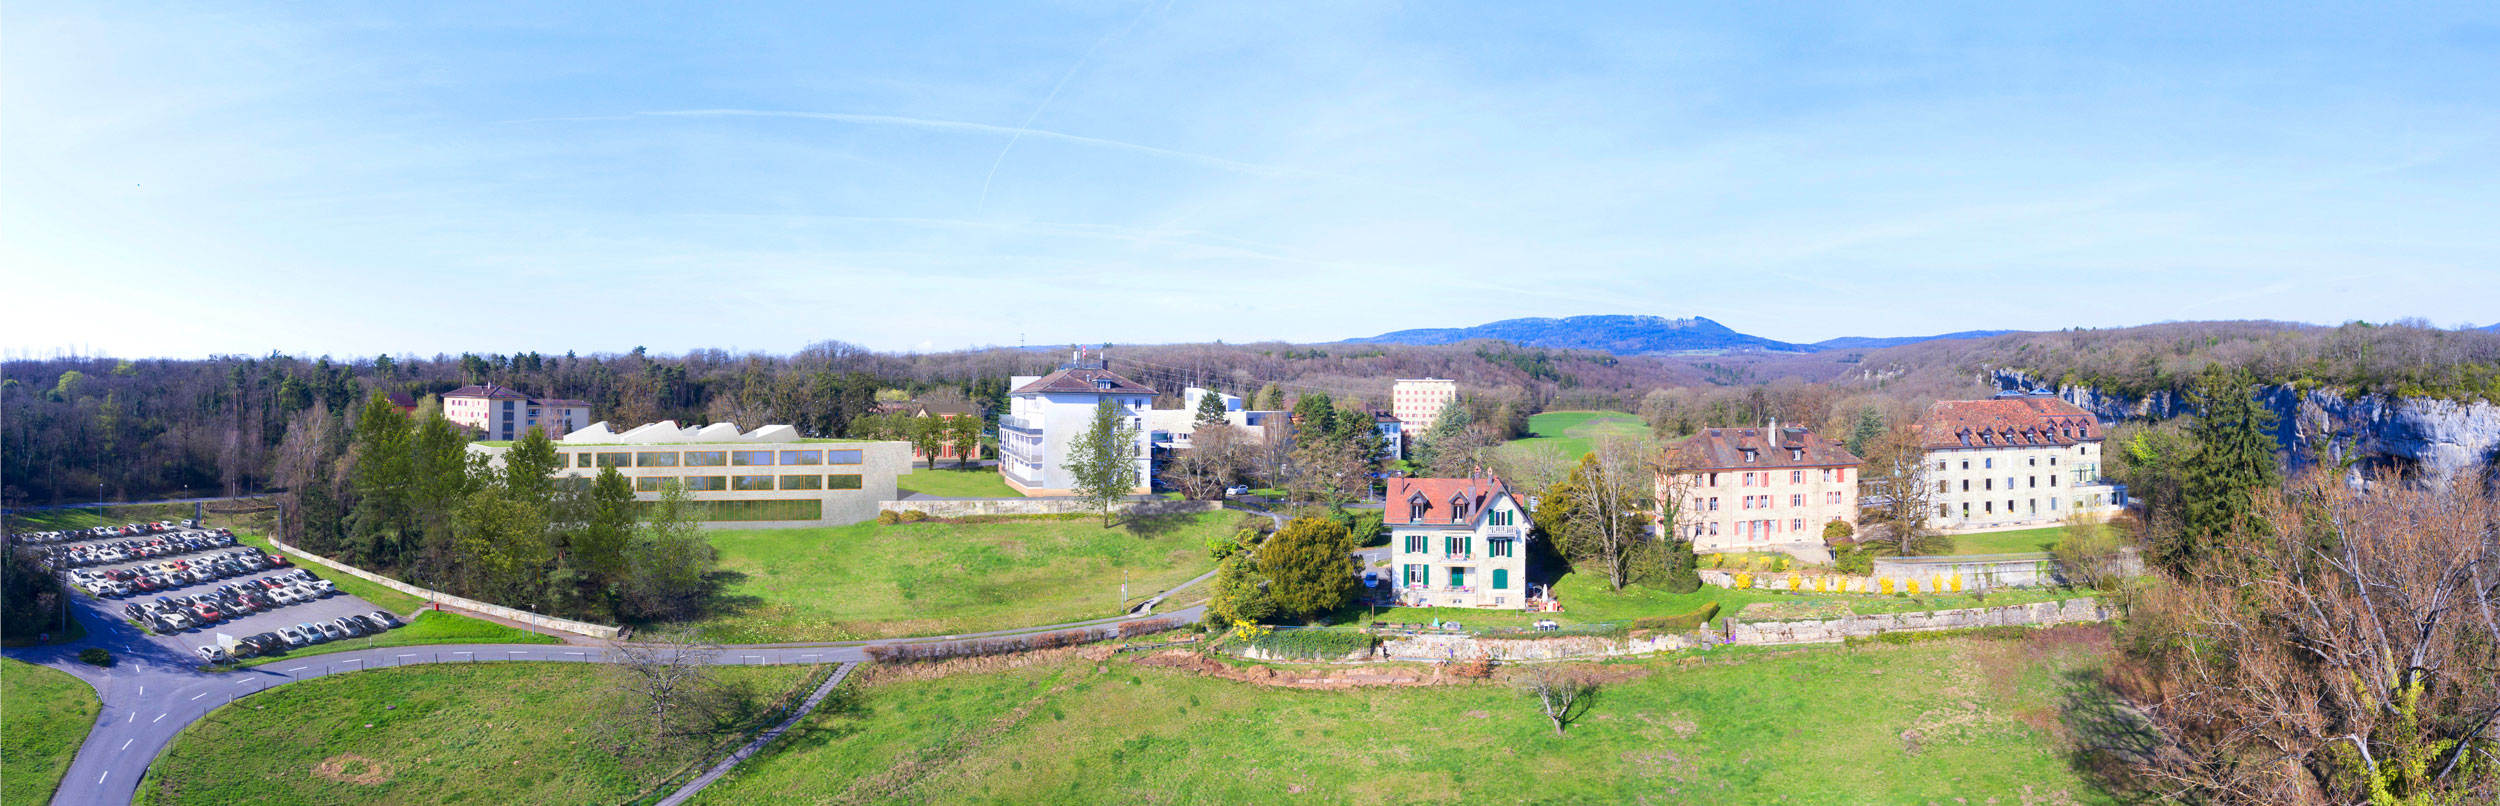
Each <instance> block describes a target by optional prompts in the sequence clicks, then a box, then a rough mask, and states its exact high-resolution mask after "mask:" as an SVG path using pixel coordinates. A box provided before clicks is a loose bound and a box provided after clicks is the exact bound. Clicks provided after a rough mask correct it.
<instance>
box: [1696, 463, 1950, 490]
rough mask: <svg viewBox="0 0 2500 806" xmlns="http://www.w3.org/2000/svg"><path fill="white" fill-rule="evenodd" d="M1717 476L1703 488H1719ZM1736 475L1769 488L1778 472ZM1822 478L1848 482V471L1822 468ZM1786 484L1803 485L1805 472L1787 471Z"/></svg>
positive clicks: (1710, 477) (1745, 482)
mask: <svg viewBox="0 0 2500 806" xmlns="http://www.w3.org/2000/svg"><path fill="white" fill-rule="evenodd" d="M1938 469H1942V468H1938ZM1719 475H1720V474H1717V473H1711V474H1708V477H1707V478H1705V479H1703V486H1706V487H1717V486H1719ZM1737 475H1740V476H1742V477H1743V478H1742V479H1740V480H1739V484H1740V485H1741V486H1745V487H1769V486H1771V485H1772V484H1773V483H1774V482H1776V481H1778V480H1779V475H1778V471H1774V470H1752V471H1746V472H1744V473H1741V474H1737ZM1757 477H1758V478H1757ZM1822 477H1823V481H1824V482H1826V483H1830V482H1845V481H1848V480H1849V469H1848V468H1845V467H1840V468H1832V467H1826V468H1823V469H1822ZM1788 483H1790V484H1804V483H1806V472H1805V471H1803V470H1791V471H1788Z"/></svg>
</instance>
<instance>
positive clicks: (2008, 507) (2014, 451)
mask: <svg viewBox="0 0 2500 806" xmlns="http://www.w3.org/2000/svg"><path fill="white" fill-rule="evenodd" d="M1925 476H1926V482H1927V483H1928V484H1931V485H1934V486H1933V487H1932V488H1931V489H1932V490H1933V491H1932V492H1930V493H1929V496H1930V497H1931V498H1932V500H1934V501H1935V503H1936V513H1935V514H1936V520H1935V523H1934V525H1935V527H1936V528H1937V529H1938V530H1940V531H1946V532H1986V531H1997V530H2004V529H2032V528H2038V527H2044V526H2056V525H2058V524H2060V523H2064V522H2065V520H2066V518H2067V516H2070V515H2084V516H2086V517H2091V518H2095V519H2100V518H2107V517H2109V516H2111V515H2115V514H2117V513H2118V512H2119V511H2120V510H2123V509H2125V508H2126V505H2127V499H2126V492H2125V490H2124V488H2121V487H2118V486H2117V485H2113V484H2111V483H2109V482H2107V481H2104V480H2102V479H2101V443H2100V441H2099V440H2093V441H2089V442H2085V443H2082V444H2079V445H2060V446H2038V447H2028V446H2026V447H2011V446H2005V447H1977V448H1944V449H1929V450H1928V452H1927V472H1926V474H1925Z"/></svg>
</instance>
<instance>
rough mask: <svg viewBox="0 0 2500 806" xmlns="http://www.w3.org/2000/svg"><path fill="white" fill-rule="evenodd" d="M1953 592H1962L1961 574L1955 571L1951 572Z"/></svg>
mask: <svg viewBox="0 0 2500 806" xmlns="http://www.w3.org/2000/svg"><path fill="white" fill-rule="evenodd" d="M1953 592H1954V593H1961V592H1962V574H1961V573H1960V572H1955V573H1954V574H1953Z"/></svg>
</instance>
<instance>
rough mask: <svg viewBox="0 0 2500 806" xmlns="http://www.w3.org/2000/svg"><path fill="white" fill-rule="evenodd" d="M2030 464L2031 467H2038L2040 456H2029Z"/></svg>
mask: <svg viewBox="0 0 2500 806" xmlns="http://www.w3.org/2000/svg"><path fill="white" fill-rule="evenodd" d="M2030 466H2031V467H2039V466H2040V457H2037V456H2034V457H2031V465H2030Z"/></svg>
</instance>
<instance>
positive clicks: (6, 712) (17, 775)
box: [0, 659, 104, 806]
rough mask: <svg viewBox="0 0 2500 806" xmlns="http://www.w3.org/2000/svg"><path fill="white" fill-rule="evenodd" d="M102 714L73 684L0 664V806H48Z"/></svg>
mask: <svg viewBox="0 0 2500 806" xmlns="http://www.w3.org/2000/svg"><path fill="white" fill-rule="evenodd" d="M103 708H104V704H103V703H102V702H101V701H99V700H97V699H96V696H95V689H92V688H88V687H87V684H86V683H85V682H82V681H80V680H79V679H78V678H75V677H71V676H69V675H68V674H65V673H62V672H59V671H55V670H52V669H46V668H44V667H41V666H36V665H34V664H31V663H23V662H19V661H14V660H5V659H0V806H36V805H37V804H42V803H49V802H51V800H52V789H53V787H55V786H58V785H59V784H60V783H61V774H62V773H65V772H68V771H69V762H70V759H71V758H72V757H74V756H76V755H78V745H79V744H80V743H82V742H85V741H86V740H87V730H88V729H89V728H93V727H95V715H96V712H97V711H99V710H102V709H103Z"/></svg>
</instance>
